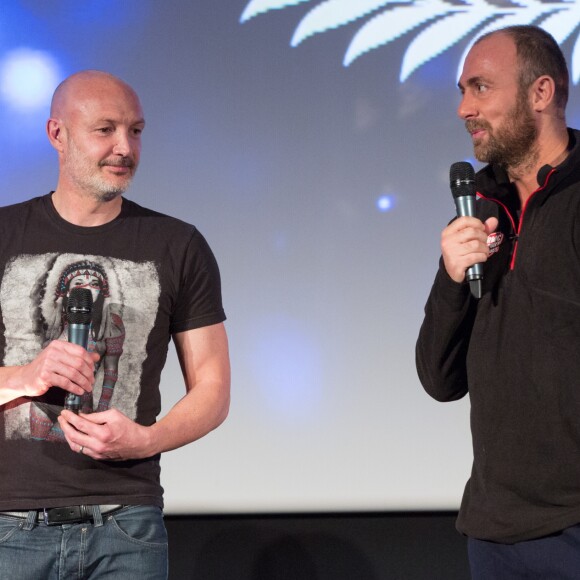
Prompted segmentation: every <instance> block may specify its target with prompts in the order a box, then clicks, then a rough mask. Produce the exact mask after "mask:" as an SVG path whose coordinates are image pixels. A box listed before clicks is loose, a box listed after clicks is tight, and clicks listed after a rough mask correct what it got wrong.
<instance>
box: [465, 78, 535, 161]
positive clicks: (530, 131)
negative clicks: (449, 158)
mask: <svg viewBox="0 0 580 580" xmlns="http://www.w3.org/2000/svg"><path fill="white" fill-rule="evenodd" d="M465 126H466V127H467V130H468V131H469V132H472V131H473V130H474V129H478V128H481V129H485V130H486V131H487V135H488V140H487V143H480V144H477V145H474V154H475V158H476V159H477V160H478V161H483V162H485V163H491V164H496V165H501V166H503V167H519V166H520V165H522V164H524V163H525V162H526V161H528V160H530V158H531V157H532V156H533V147H534V143H535V141H536V138H537V135H538V130H537V127H536V124H535V122H534V117H533V115H532V112H531V111H530V107H529V104H528V100H527V94H526V91H525V90H521V89H520V91H519V93H518V97H517V102H516V105H515V106H514V108H513V109H512V111H510V113H509V114H508V115H507V117H506V120H505V121H504V123H503V125H501V126H500V127H499V128H497V129H495V135H494V133H493V130H492V128H491V126H490V124H489V123H488V122H487V121H477V120H475V119H473V120H467V121H466V122H465Z"/></svg>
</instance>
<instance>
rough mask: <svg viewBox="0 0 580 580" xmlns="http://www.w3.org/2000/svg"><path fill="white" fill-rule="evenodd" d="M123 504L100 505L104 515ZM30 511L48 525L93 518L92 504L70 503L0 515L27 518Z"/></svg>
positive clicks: (7, 512) (1, 513)
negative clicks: (62, 505)
mask: <svg viewBox="0 0 580 580" xmlns="http://www.w3.org/2000/svg"><path fill="white" fill-rule="evenodd" d="M122 507H123V506H122V505H100V506H99V509H100V511H101V514H102V515H105V514H112V513H113V512H116V511H118V510H120V509H121V508H122ZM30 511H33V512H36V521H37V522H44V523H45V524H46V525H47V526H56V525H59V524H80V523H82V522H90V521H91V520H92V519H93V506H92V505H69V506H66V507H55V508H43V509H36V510H28V511H17V512H9V511H6V512H2V511H0V515H2V516H8V517H10V518H18V519H20V520H26V519H27V518H28V514H29V513H30Z"/></svg>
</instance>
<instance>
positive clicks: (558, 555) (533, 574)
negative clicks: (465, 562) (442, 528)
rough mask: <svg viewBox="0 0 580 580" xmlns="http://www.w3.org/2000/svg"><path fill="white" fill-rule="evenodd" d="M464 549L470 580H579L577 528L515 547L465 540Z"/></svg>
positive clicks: (578, 539)
mask: <svg viewBox="0 0 580 580" xmlns="http://www.w3.org/2000/svg"><path fill="white" fill-rule="evenodd" d="M467 547H468V551H469V563H470V566H471V578H472V580H538V579H542V580H543V579H546V580H556V579H557V580H578V578H580V525H576V526H572V527H570V528H567V529H565V530H562V531H561V532H558V533H557V534H552V535H551V536H546V537H543V538H538V539H536V540H528V541H526V542H518V543H516V544H496V543H493V542H486V541H483V540H476V539H474V538H468V540H467Z"/></svg>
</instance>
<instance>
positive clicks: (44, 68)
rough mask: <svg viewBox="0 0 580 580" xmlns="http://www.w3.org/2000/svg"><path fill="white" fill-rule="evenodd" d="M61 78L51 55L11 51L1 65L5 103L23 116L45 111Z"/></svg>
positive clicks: (27, 49)
mask: <svg viewBox="0 0 580 580" xmlns="http://www.w3.org/2000/svg"><path fill="white" fill-rule="evenodd" d="M60 78H61V73H60V67H59V65H58V63H57V61H56V60H55V59H54V57H53V56H52V55H51V54H50V53H48V52H45V51H40V50H33V49H30V48H24V47H23V48H18V49H15V50H12V51H10V52H8V53H7V54H5V55H4V57H3V58H2V60H1V61H0V95H1V98H2V101H3V103H4V104H5V105H7V106H8V107H10V108H12V109H16V110H19V111H22V112H32V111H36V110H38V109H42V110H46V108H47V106H48V105H49V104H50V99H51V96H52V93H53V91H54V89H55V88H56V86H57V85H58V83H59V82H60Z"/></svg>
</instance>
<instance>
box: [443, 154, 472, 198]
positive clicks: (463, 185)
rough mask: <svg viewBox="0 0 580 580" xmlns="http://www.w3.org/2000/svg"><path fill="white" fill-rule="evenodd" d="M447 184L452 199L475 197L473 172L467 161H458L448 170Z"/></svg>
mask: <svg viewBox="0 0 580 580" xmlns="http://www.w3.org/2000/svg"><path fill="white" fill-rule="evenodd" d="M449 182H450V186H451V193H452V194H453V197H463V196H465V195H475V170H474V169H473V165H471V163H468V162H467V161H458V162H457V163H454V164H453V165H452V166H451V168H450V169H449Z"/></svg>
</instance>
